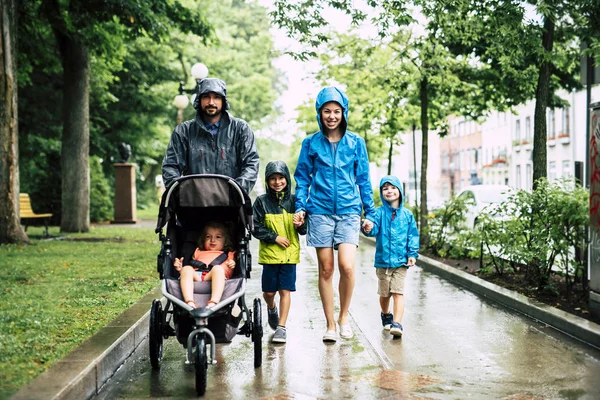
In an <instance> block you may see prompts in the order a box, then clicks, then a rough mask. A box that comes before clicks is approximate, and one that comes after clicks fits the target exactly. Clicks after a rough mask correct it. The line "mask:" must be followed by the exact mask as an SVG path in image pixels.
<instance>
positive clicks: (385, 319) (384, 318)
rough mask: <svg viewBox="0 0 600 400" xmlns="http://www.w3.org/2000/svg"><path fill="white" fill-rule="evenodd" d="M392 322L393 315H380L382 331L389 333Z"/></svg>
mask: <svg viewBox="0 0 600 400" xmlns="http://www.w3.org/2000/svg"><path fill="white" fill-rule="evenodd" d="M392 322H394V315H393V314H392V313H387V314H384V313H381V324H382V325H383V329H385V330H386V331H389V330H390V328H391V327H392Z"/></svg>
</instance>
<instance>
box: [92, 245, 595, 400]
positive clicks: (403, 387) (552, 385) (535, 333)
mask: <svg viewBox="0 0 600 400" xmlns="http://www.w3.org/2000/svg"><path fill="white" fill-rule="evenodd" d="M253 243H254V246H256V241H253ZM256 247H257V246H256ZM257 251H258V250H257V249H256V248H254V249H253V250H252V252H253V253H256V252H257ZM372 263H373V248H372V247H369V246H368V245H361V246H360V247H359V251H358V252H357V261H356V287H355V293H354V297H353V300H352V305H351V308H350V314H351V317H352V321H351V323H352V328H353V329H354V331H355V333H356V335H355V337H354V338H353V339H351V340H341V339H340V340H338V341H337V342H336V343H335V344H324V343H323V342H322V340H321V338H322V335H323V333H324V331H325V318H324V316H323V310H322V307H321V302H320V299H319V294H318V289H317V281H318V274H317V268H315V266H314V263H313V262H312V260H311V259H310V258H309V257H308V256H307V252H306V251H305V252H304V254H303V262H302V264H300V265H299V266H298V268H297V291H296V292H295V293H293V294H292V305H291V310H290V315H289V318H288V324H287V325H288V326H287V328H288V342H287V343H286V344H285V345H273V344H271V343H269V339H270V336H271V335H272V333H273V331H272V330H271V329H270V328H269V327H268V325H267V324H266V321H263V322H264V324H263V325H264V327H263V328H264V334H265V336H264V338H263V365H262V367H260V368H258V369H254V368H253V356H252V354H253V353H252V343H251V341H250V340H248V339H247V338H245V337H237V338H235V339H234V340H233V342H232V343H229V344H220V345H218V346H217V349H216V350H217V355H216V356H217V361H218V362H217V364H216V365H212V366H209V369H208V388H207V393H206V396H205V398H207V399H212V398H218V399H275V400H279V399H342V398H347V399H361V400H362V399H366V400H369V399H466V398H471V399H477V400H479V399H494V400H495V399H505V400H538V399H569V400H570V399H573V400H587V399H599V398H600V379H598V377H600V352H599V351H597V350H594V349H591V348H589V347H586V346H584V345H582V344H580V343H579V342H576V341H574V340H572V339H570V338H569V337H567V336H564V335H561V334H559V333H557V332H556V331H554V330H550V329H547V328H545V327H544V325H542V324H538V323H536V322H535V321H532V320H529V319H527V318H525V317H522V316H520V315H517V314H513V313H511V312H509V311H506V310H504V309H502V308H500V307H499V306H497V305H496V304H494V303H490V302H488V301H486V300H485V299H482V298H480V297H478V296H476V295H474V294H472V293H470V292H468V291H465V290H463V289H461V288H459V287H457V286H454V285H452V284H450V283H448V282H446V281H444V280H442V279H440V278H438V277H437V276H435V275H431V274H428V273H426V272H424V271H423V270H422V269H420V268H418V267H416V268H411V269H410V270H409V272H408V274H407V280H406V291H405V301H406V311H405V316H404V319H403V321H402V324H403V326H404V328H405V329H404V335H403V336H402V338H401V339H394V338H393V337H392V336H391V335H390V334H389V332H387V331H385V330H383V329H382V326H381V319H380V310H379V302H378V296H377V284H376V278H375V272H374V268H373V266H372ZM260 273H261V267H260V266H253V278H252V279H250V280H248V286H247V293H246V302H247V303H251V301H252V299H254V298H255V297H261V293H260ZM337 275H338V274H337V273H336V278H337ZM335 285H336V286H337V284H335ZM264 307H265V306H264V302H263V309H264ZM265 313H266V312H265V311H263V315H265ZM141 347H143V348H141V349H139V350H138V351H136V353H135V356H134V357H132V359H133V360H132V361H130V362H129V363H127V364H126V366H125V367H124V368H122V371H120V372H119V373H118V374H117V376H115V378H114V379H113V380H112V381H111V382H109V384H108V385H107V387H106V388H104V390H103V391H102V393H101V394H100V395H99V396H97V398H96V399H98V400H99V399H104V400H107V399H115V398H119V399H133V398H164V399H180V398H191V397H195V390H194V366H193V365H185V364H184V359H185V352H184V349H183V347H182V346H181V345H180V344H179V343H177V342H176V340H175V339H174V338H170V339H169V340H166V341H165V349H164V358H163V362H162V366H161V369H160V370H158V371H154V370H152V369H151V367H150V365H149V364H150V363H149V360H148V356H147V347H146V346H141Z"/></svg>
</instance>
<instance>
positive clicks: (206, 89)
mask: <svg viewBox="0 0 600 400" xmlns="http://www.w3.org/2000/svg"><path fill="white" fill-rule="evenodd" d="M210 92H213V93H216V94H218V95H219V96H221V97H222V98H223V103H224V108H225V110H229V102H228V101H227V85H225V82H223V81H222V80H221V79H219V78H204V79H202V80H201V81H200V82H198V91H197V92H196V98H195V99H194V108H195V109H196V110H198V109H199V108H200V96H202V95H203V94H207V93H210Z"/></svg>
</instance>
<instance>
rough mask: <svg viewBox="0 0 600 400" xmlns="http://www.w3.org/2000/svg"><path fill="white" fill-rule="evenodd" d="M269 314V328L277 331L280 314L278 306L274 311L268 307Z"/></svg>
mask: <svg viewBox="0 0 600 400" xmlns="http://www.w3.org/2000/svg"><path fill="white" fill-rule="evenodd" d="M267 314H268V316H269V326H270V327H271V328H272V329H273V330H276V329H277V325H279V312H277V306H275V307H273V308H272V309H271V308H269V307H268V306H267Z"/></svg>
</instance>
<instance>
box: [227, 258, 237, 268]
mask: <svg viewBox="0 0 600 400" xmlns="http://www.w3.org/2000/svg"><path fill="white" fill-rule="evenodd" d="M225 266H227V267H229V268H231V269H234V268H235V261H234V260H229V261H226V262H225Z"/></svg>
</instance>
